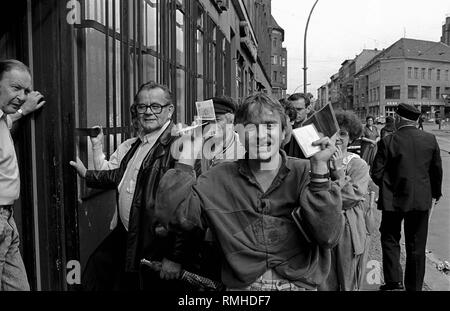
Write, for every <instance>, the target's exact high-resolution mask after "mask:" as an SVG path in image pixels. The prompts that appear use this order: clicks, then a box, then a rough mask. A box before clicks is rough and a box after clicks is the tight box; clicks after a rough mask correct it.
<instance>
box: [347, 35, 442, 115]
mask: <svg viewBox="0 0 450 311" xmlns="http://www.w3.org/2000/svg"><path fill="white" fill-rule="evenodd" d="M449 71H450V47H449V46H447V45H445V44H443V43H441V42H431V41H423V40H413V39H406V38H403V39H400V40H399V41H397V42H396V43H394V44H393V45H391V46H390V47H389V48H387V49H386V50H383V51H382V52H380V53H379V54H378V55H377V56H376V57H374V58H373V59H372V60H371V61H369V63H368V64H367V65H366V66H364V67H363V68H362V69H361V70H359V71H358V72H356V74H355V90H356V91H355V92H356V93H355V98H356V105H355V109H356V112H357V113H358V114H359V115H360V117H361V118H364V117H365V116H367V115H372V116H374V117H377V116H392V115H393V114H394V111H395V108H396V107H397V105H398V104H399V103H402V102H404V103H408V104H412V105H415V106H416V107H418V108H419V109H421V110H422V112H423V113H424V114H425V115H426V116H427V117H428V118H435V117H437V116H439V117H443V116H444V115H445V114H446V109H445V108H446V107H445V101H444V99H443V97H442V94H444V93H450V81H449ZM447 114H448V111H447Z"/></svg>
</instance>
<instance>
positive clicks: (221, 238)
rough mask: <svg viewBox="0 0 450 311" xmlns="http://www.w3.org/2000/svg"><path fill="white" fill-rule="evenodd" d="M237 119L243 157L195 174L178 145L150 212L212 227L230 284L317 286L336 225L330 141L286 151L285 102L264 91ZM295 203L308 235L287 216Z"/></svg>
mask: <svg viewBox="0 0 450 311" xmlns="http://www.w3.org/2000/svg"><path fill="white" fill-rule="evenodd" d="M235 124H236V125H237V126H238V127H241V129H242V130H241V131H239V132H240V133H239V134H240V138H241V142H245V149H246V151H247V155H246V158H245V159H241V160H238V161H236V162H228V163H222V164H219V165H217V166H215V167H213V168H211V169H210V170H209V171H208V172H206V173H204V174H203V175H201V176H200V177H198V179H197V178H196V176H195V171H194V169H193V166H194V163H195V157H194V158H193V157H192V154H188V153H186V154H185V155H184V154H183V153H181V156H180V158H179V161H178V163H177V164H176V166H175V169H172V170H169V171H168V172H167V173H166V175H165V176H164V177H163V178H162V180H161V183H160V186H159V188H158V193H157V196H156V216H157V218H158V219H159V221H161V222H162V223H163V224H164V225H166V226H167V227H168V228H169V230H177V231H178V230H182V231H187V232H192V231H196V230H200V231H203V230H205V229H206V228H208V227H209V228H210V230H211V232H212V234H213V235H214V237H215V239H216V241H218V244H219V245H220V248H221V251H222V254H223V256H222V262H221V263H218V264H221V266H222V280H221V281H222V282H223V283H224V284H225V286H226V287H227V288H228V289H229V290H316V289H317V286H318V285H319V284H321V283H322V281H323V280H324V278H325V277H326V276H327V274H328V272H329V269H330V248H331V247H333V246H334V245H335V243H336V241H337V240H338V238H339V235H340V232H341V229H342V221H341V220H342V218H341V217H342V216H341V208H342V199H341V194H340V190H339V188H338V187H337V186H336V185H335V184H333V183H331V181H330V179H329V171H328V161H329V160H330V158H331V156H332V155H333V153H334V152H335V147H334V146H333V145H332V143H331V141H330V139H329V138H326V137H325V138H323V139H321V140H320V141H318V142H316V143H315V144H316V145H318V146H321V151H320V152H318V153H317V154H315V155H314V156H313V157H312V158H311V160H310V161H307V160H300V159H294V158H290V157H287V156H286V153H285V152H284V151H283V150H281V149H280V145H281V142H282V141H283V139H284V135H285V127H286V117H285V114H284V109H283V107H282V106H281V104H280V103H279V102H278V101H276V100H273V99H272V98H270V97H268V96H267V95H265V94H263V93H258V94H255V95H251V96H249V97H247V98H246V99H245V100H244V102H243V104H241V105H240V106H239V107H238V109H237V111H236V118H235ZM201 139H202V137H201V135H197V136H196V137H195V140H201ZM193 144H194V145H195V141H194V142H193ZM200 145H201V144H200ZM186 149H187V150H192V149H193V148H186ZM198 152H201V150H198ZM299 207H300V208H301V212H300V214H301V215H302V218H303V223H302V225H303V226H304V228H305V229H306V231H307V234H308V238H309V240H311V241H312V242H311V243H308V242H307V240H306V238H305V237H304V236H303V235H302V234H301V233H300V230H299V229H298V228H297V226H296V224H295V222H294V220H293V219H292V217H291V213H292V211H293V210H294V209H297V208H299Z"/></svg>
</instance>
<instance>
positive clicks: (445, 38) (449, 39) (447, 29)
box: [441, 16, 450, 45]
mask: <svg viewBox="0 0 450 311" xmlns="http://www.w3.org/2000/svg"><path fill="white" fill-rule="evenodd" d="M441 42H443V43H445V44H447V45H450V16H447V18H446V19H445V24H444V25H442V37H441Z"/></svg>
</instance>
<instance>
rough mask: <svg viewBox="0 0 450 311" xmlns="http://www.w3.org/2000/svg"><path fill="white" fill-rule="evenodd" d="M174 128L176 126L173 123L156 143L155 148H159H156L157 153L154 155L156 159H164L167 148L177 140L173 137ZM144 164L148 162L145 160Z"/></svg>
mask: <svg viewBox="0 0 450 311" xmlns="http://www.w3.org/2000/svg"><path fill="white" fill-rule="evenodd" d="M173 126H174V124H173V122H172V121H171V122H170V124H169V126H168V127H167V128H166V130H165V131H164V132H163V133H162V134H161V136H160V137H159V138H158V140H157V141H156V143H155V146H157V147H156V150H155V153H154V154H153V157H154V158H159V157H162V156H163V155H165V154H166V148H167V146H169V145H170V144H171V143H172V141H173V140H174V139H175V137H174V136H172V128H173ZM150 154H151V153H150ZM150 154H149V155H150ZM144 162H146V160H144Z"/></svg>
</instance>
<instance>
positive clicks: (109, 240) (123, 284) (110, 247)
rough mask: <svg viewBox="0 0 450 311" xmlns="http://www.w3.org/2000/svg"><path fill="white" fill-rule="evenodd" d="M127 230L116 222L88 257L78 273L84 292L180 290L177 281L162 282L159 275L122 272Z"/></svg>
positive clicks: (144, 269) (181, 287) (145, 270)
mask: <svg viewBox="0 0 450 311" xmlns="http://www.w3.org/2000/svg"><path fill="white" fill-rule="evenodd" d="M126 249H127V231H126V230H125V228H124V227H123V225H122V224H121V223H120V222H119V223H118V224H117V227H116V228H115V229H114V230H113V231H112V232H111V233H110V234H109V235H108V236H107V237H106V239H105V240H104V241H103V242H102V243H101V244H100V245H99V246H98V247H97V249H96V250H95V251H94V252H93V253H92V255H91V256H90V257H89V259H88V262H87V264H86V268H85V269H84V271H83V274H82V280H81V284H82V289H83V290H85V291H137V290H149V291H154V290H157V291H169V290H171V291H173V290H175V291H177V290H179V291H181V290H184V284H182V283H181V281H178V280H177V281H164V280H161V279H160V277H159V273H157V272H154V271H151V270H150V269H148V268H147V267H142V269H140V271H139V272H127V271H125V258H126Z"/></svg>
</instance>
